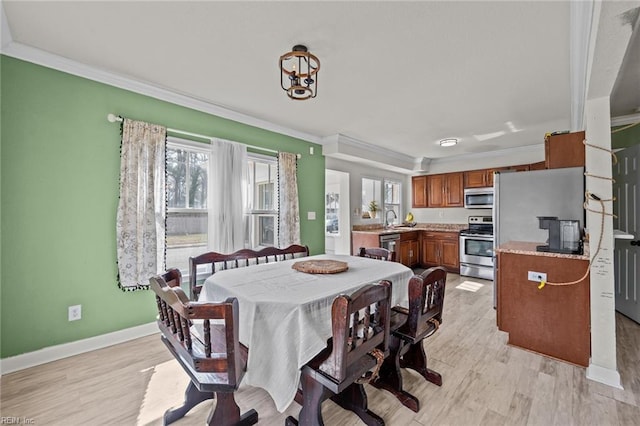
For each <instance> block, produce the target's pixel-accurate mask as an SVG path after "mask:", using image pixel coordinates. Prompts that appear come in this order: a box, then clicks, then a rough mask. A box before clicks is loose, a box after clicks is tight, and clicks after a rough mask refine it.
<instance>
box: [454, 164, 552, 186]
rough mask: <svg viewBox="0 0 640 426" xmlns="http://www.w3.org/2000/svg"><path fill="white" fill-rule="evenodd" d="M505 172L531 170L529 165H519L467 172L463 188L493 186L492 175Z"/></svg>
mask: <svg viewBox="0 0 640 426" xmlns="http://www.w3.org/2000/svg"><path fill="white" fill-rule="evenodd" d="M543 165H544V163H543ZM543 168H544V167H543ZM505 170H511V171H514V172H525V171H529V170H531V166H530V165H529V164H519V165H517V166H508V167H496V168H494V169H481V170H469V171H466V172H464V187H465V188H484V187H487V186H493V174H494V173H495V172H500V171H505Z"/></svg>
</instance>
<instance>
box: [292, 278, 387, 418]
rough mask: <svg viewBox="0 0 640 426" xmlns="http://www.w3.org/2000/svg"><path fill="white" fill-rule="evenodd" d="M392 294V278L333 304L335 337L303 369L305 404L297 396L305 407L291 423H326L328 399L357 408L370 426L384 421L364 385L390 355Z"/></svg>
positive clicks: (339, 297) (332, 314) (370, 285)
mask: <svg viewBox="0 0 640 426" xmlns="http://www.w3.org/2000/svg"><path fill="white" fill-rule="evenodd" d="M390 298H391V283H390V282H389V281H381V282H380V284H369V285H366V286H364V287H362V288H360V289H359V290H357V291H356V292H355V293H353V294H352V295H351V296H346V295H340V296H338V297H336V299H335V300H334V301H333V305H332V308H331V324H332V332H333V337H332V338H331V339H329V341H328V344H327V347H326V348H325V349H324V350H323V351H322V352H320V353H319V354H318V355H317V356H316V357H315V358H313V359H312V360H311V361H309V362H308V363H307V364H306V365H305V366H304V367H302V375H301V378H300V381H301V384H302V392H301V396H302V398H301V399H302V402H301V401H300V398H298V399H296V401H298V402H301V403H302V409H301V410H300V414H299V416H298V420H296V419H295V418H293V417H291V416H289V417H287V419H286V421H285V425H288V426H290V425H297V424H300V425H302V426H308V425H313V426H319V425H323V424H324V422H323V420H322V409H321V405H322V402H323V401H325V400H326V399H327V398H331V399H332V400H333V401H334V402H336V403H337V404H339V405H340V406H342V407H343V408H345V409H347V410H351V411H353V412H354V413H355V414H356V415H358V417H360V419H362V421H364V422H365V423H366V424H367V425H378V426H381V425H384V420H382V418H380V417H379V416H378V415H376V414H375V413H373V412H371V411H370V410H369V409H368V408H367V395H366V393H365V391H364V385H363V383H364V382H365V381H367V380H370V379H372V377H370V374H373V375H374V376H375V372H376V371H377V369H376V366H378V367H379V366H380V365H381V363H382V359H384V357H385V356H386V354H387V353H388V350H387V341H388V338H389V313H390V310H389V306H390ZM372 369H373V370H374V373H371V370H372ZM367 373H370V374H367Z"/></svg>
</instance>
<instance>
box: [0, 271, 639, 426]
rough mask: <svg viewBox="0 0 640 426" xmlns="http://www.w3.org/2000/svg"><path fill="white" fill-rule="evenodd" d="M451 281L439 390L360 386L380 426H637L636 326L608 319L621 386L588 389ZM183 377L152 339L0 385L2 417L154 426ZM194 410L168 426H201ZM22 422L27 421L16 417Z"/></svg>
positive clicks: (279, 417)
mask: <svg viewBox="0 0 640 426" xmlns="http://www.w3.org/2000/svg"><path fill="white" fill-rule="evenodd" d="M464 280H465V279H464V278H463V279H460V277H458V276H457V275H450V276H449V279H448V282H447V295H446V299H445V313H444V318H443V324H442V327H441V328H440V330H439V331H438V332H437V333H436V334H435V335H434V336H433V337H431V338H429V339H427V341H426V342H425V347H426V350H427V354H428V355H429V363H430V364H429V366H430V367H431V368H433V369H435V370H436V371H438V372H440V373H441V374H442V376H443V381H444V384H443V386H442V387H437V386H435V385H433V384H431V383H428V382H426V381H424V380H423V379H422V377H420V376H418V375H417V374H415V373H413V372H411V371H408V372H405V373H404V377H405V387H406V389H407V390H408V391H409V392H412V393H413V394H415V395H417V396H418V397H419V399H420V400H421V404H422V408H421V410H420V412H419V413H414V412H412V411H410V410H408V409H406V408H404V406H402V405H401V404H400V403H399V402H397V400H396V399H395V398H394V397H392V396H391V395H390V394H388V393H386V392H384V391H380V390H378V389H375V388H372V387H370V386H366V388H367V394H368V397H369V406H370V407H371V408H372V409H373V410H374V411H375V412H377V413H378V414H379V415H381V416H382V417H383V418H384V419H385V421H386V423H387V424H388V425H398V426H405V425H410V426H420V425H465V426H466V425H545V426H547V425H599V426H601V425H638V424H640V326H639V325H638V324H636V323H634V322H632V321H631V320H629V319H627V318H625V317H622V316H619V315H618V317H617V335H618V368H619V371H620V374H621V376H622V383H623V386H624V390H619V389H613V388H611V387H608V386H605V385H602V384H599V383H596V382H592V381H589V380H587V379H586V378H585V370H584V369H583V368H579V367H575V366H573V365H570V364H567V363H564V362H560V361H555V360H553V359H549V358H545V357H542V356H539V355H537V354H533V353H530V352H526V351H524V350H521V349H518V348H514V347H510V346H507V345H506V341H507V335H506V334H505V333H503V332H500V331H498V330H497V328H496V325H495V311H494V310H493V308H492V294H493V293H492V292H493V288H492V283H491V282H488V281H481V280H478V282H480V283H483V284H484V286H483V287H482V288H481V289H480V290H478V291H477V292H475V293H473V292H469V291H464V290H460V289H456V288H455V287H456V285H458V284H459V283H460V282H461V281H464ZM186 384H187V377H186V375H185V374H184V372H183V371H182V370H181V369H180V367H179V366H178V365H177V363H176V362H175V361H174V360H173V358H172V357H171V355H170V354H169V352H168V351H167V349H166V348H165V347H164V345H162V343H161V342H160V340H159V336H158V335H154V336H149V337H145V338H141V339H137V340H134V341H131V342H127V343H124V344H119V345H115V346H112V347H109V348H105V349H102V350H98V351H94V352H91V353H87V354H83V355H78V356H74V357H71V358H66V359H63V360H60V361H56V362H52V363H49V364H46V365H41V366H37V367H33V368H29V369H26V370H22V371H19V372H15V373H12V374H8V375H5V376H3V377H2V382H1V386H2V387H1V391H2V397H1V402H2V406H1V410H2V413H1V415H2V416H15V417H20V418H21V419H24V418H26V419H32V420H33V423H35V424H37V425H80V424H86V425H147V424H151V425H159V424H162V414H163V413H164V411H165V410H166V409H167V408H169V407H175V406H177V405H179V404H180V403H181V402H182V393H183V391H184V389H185V387H186ZM237 400H238V403H239V405H240V408H241V409H242V410H243V411H244V410H246V409H248V408H251V407H253V408H255V409H256V410H257V411H258V413H259V417H260V421H259V423H258V424H260V425H283V424H284V419H285V417H286V416H287V415H291V414H292V415H295V416H296V417H297V414H298V411H299V409H300V407H299V406H298V405H297V404H296V403H293V404H292V405H291V406H290V407H289V408H288V409H287V410H286V412H284V413H279V412H278V411H277V410H276V409H275V406H274V405H273V402H272V401H271V399H270V398H269V396H268V395H267V393H266V392H265V391H263V390H262V389H256V388H251V387H248V386H242V387H241V388H240V390H239V392H238V393H237ZM210 404H211V403H203V404H201V405H200V406H199V407H196V408H195V409H194V410H193V411H192V412H191V413H190V414H189V415H188V416H186V417H185V418H183V419H182V420H180V421H179V422H176V423H175V424H176V425H196V424H197V425H199V424H203V423H204V421H205V419H206V416H207V414H208V411H209V409H210ZM323 415H324V419H325V423H326V424H327V425H340V426H350V425H360V424H361V423H360V421H359V419H358V418H357V417H356V416H355V415H353V414H352V413H350V412H346V411H343V410H342V409H340V408H339V407H337V406H336V405H335V404H334V403H333V402H331V401H327V402H325V403H324V405H323ZM22 423H24V420H22Z"/></svg>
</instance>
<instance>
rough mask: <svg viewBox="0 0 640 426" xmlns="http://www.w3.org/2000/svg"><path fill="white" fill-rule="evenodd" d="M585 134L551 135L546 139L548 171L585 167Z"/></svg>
mask: <svg viewBox="0 0 640 426" xmlns="http://www.w3.org/2000/svg"><path fill="white" fill-rule="evenodd" d="M583 140H584V132H575V133H564V134H561V135H551V136H547V137H546V138H545V139H544V154H545V163H546V166H547V169H559V168H563V167H584V164H585V161H584V144H583V143H582V141H583Z"/></svg>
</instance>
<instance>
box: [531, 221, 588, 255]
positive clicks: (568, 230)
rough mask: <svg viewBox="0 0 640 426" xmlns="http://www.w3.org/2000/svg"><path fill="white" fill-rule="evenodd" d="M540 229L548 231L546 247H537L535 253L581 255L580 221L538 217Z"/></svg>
mask: <svg viewBox="0 0 640 426" xmlns="http://www.w3.org/2000/svg"><path fill="white" fill-rule="evenodd" d="M538 221H539V224H540V229H548V230H549V239H548V241H547V242H548V243H549V244H548V245H542V246H537V247H536V250H537V251H542V252H551V253H565V254H582V239H581V238H580V221H579V220H565V219H558V218H557V217H556V216H538Z"/></svg>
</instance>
